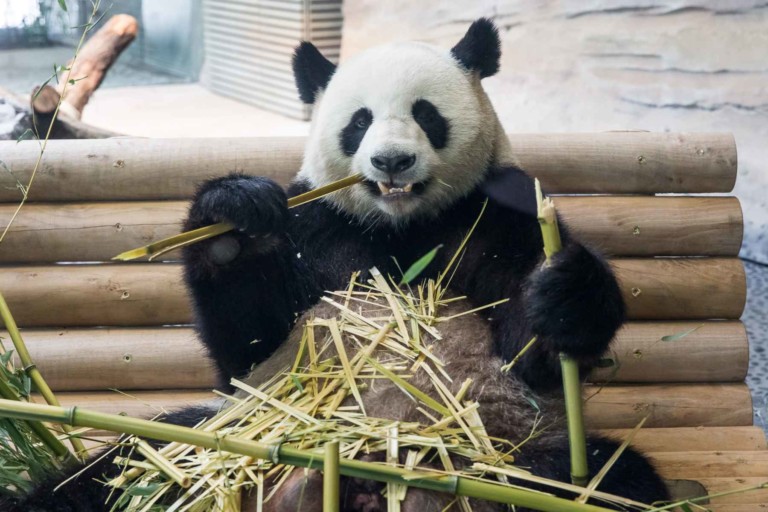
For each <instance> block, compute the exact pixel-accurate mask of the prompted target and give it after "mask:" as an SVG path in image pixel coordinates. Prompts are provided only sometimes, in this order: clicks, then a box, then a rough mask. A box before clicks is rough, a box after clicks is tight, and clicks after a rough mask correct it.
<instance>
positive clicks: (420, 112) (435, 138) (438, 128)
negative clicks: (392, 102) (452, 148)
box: [411, 100, 448, 149]
mask: <svg viewBox="0 0 768 512" xmlns="http://www.w3.org/2000/svg"><path fill="white" fill-rule="evenodd" d="M411 114H412V115H413V118H414V119H415V120H416V123H417V124H418V125H419V126H420V127H421V129H422V130H424V133H425V134H426V135H427V138H428V139H429V143H430V144H432V147H433V148H435V149H443V148H444V147H445V146H446V144H448V121H447V120H446V119H445V118H444V117H443V116H442V115H441V114H440V112H439V111H438V110H437V107H435V106H434V105H433V104H432V103H430V102H429V101H427V100H418V101H416V102H415V103H414V104H413V108H411Z"/></svg>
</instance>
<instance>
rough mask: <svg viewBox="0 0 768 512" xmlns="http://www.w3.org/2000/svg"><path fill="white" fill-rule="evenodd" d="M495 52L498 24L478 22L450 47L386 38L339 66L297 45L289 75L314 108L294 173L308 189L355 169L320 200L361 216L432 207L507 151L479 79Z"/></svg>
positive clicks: (491, 67) (427, 211) (385, 217)
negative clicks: (351, 181) (351, 180)
mask: <svg viewBox="0 0 768 512" xmlns="http://www.w3.org/2000/svg"><path fill="white" fill-rule="evenodd" d="M499 57H500V42H499V35H498V31H497V29H496V27H495V26H494V25H493V23H492V22H491V21H489V20H487V19H480V20H477V21H476V22H474V23H473V24H472V26H471V27H470V28H469V30H468V31H467V33H466V35H464V37H463V38H462V39H461V41H459V42H458V43H457V44H456V45H455V46H454V47H453V48H452V49H451V50H450V51H448V50H445V49H441V48H438V47H435V46H431V45H427V44H423V43H417V42H407V43H394V44H388V45H384V46H380V47H376V48H372V49H370V50H367V51H365V52H363V53H361V54H359V55H357V56H356V57H355V58H353V59H350V60H349V61H347V62H345V63H344V64H343V65H341V66H339V67H338V68H337V67H336V66H334V65H333V64H332V63H331V62H330V61H328V60H327V59H326V58H325V57H323V56H322V55H321V54H320V52H319V51H318V50H317V48H315V47H314V46H313V45H312V44H310V43H302V44H301V45H300V46H299V47H298V48H297V49H296V53H295V55H294V61H293V68H294V74H295V77H296V84H297V86H298V89H299V93H300V96H301V99H302V100H303V101H304V102H305V103H310V104H315V110H314V114H313V117H312V126H311V130H310V135H309V139H308V142H307V148H306V153H305V157H304V163H303V165H302V169H301V173H300V177H301V178H303V179H304V180H307V181H308V182H309V183H310V184H311V185H312V186H313V187H317V186H320V185H324V184H327V183H330V182H332V181H335V180H338V179H341V178H343V177H345V176H348V175H351V174H355V173H362V175H363V176H364V177H365V182H363V183H361V184H358V185H354V186H352V187H350V188H348V189H345V190H343V191H340V192H336V193H334V194H331V195H330V196H329V197H328V200H329V201H331V202H332V203H333V204H334V205H335V206H337V207H338V208H339V209H340V210H342V211H344V212H346V213H348V214H351V215H354V216H355V217H357V218H358V219H360V220H364V221H366V222H381V221H385V222H389V223H392V224H403V223H406V222H407V221H408V220H410V219H413V218H415V217H419V216H428V215H436V214H438V213H440V212H441V211H442V210H443V209H444V208H445V207H446V206H449V205H450V204H452V203H453V202H454V201H456V200H457V199H459V198H460V197H463V196H465V195H467V194H468V193H469V192H470V191H472V190H473V189H474V188H475V187H476V186H477V185H478V183H479V182H480V181H481V180H482V179H483V177H484V175H485V172H486V170H487V169H488V167H489V165H492V164H495V163H498V161H499V159H500V157H503V156H504V155H505V154H506V153H507V152H508V143H507V141H506V137H505V136H504V133H503V130H502V128H501V125H500V123H499V121H498V118H497V116H496V113H495V112H494V110H493V108H492V106H491V104H490V101H489V100H488V97H487V96H486V94H485V92H484V91H483V89H482V86H481V85H480V80H481V79H482V78H485V77H487V76H491V75H493V74H495V73H496V71H498V68H499Z"/></svg>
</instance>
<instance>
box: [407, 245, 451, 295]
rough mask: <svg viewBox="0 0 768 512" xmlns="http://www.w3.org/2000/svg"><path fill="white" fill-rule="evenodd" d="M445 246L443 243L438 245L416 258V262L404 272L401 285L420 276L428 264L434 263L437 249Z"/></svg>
mask: <svg viewBox="0 0 768 512" xmlns="http://www.w3.org/2000/svg"><path fill="white" fill-rule="evenodd" d="M442 246H443V244H440V245H438V246H437V247H435V248H434V249H432V250H431V251H429V252H428V253H427V254H425V255H424V256H422V257H421V258H419V259H418V260H416V262H415V263H414V264H413V265H411V266H410V267H409V268H408V270H406V271H405V274H403V278H402V279H401V280H400V285H401V286H402V285H404V284H408V283H410V282H411V281H413V280H414V279H416V278H417V277H419V274H421V273H422V272H423V271H424V269H425V268H427V266H428V265H429V264H430V263H432V260H434V259H435V256H437V251H438V250H440V248H441V247H442Z"/></svg>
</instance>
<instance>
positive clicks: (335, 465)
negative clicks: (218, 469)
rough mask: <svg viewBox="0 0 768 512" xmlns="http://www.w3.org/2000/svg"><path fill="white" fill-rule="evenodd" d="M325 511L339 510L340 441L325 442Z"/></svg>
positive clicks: (334, 511)
mask: <svg viewBox="0 0 768 512" xmlns="http://www.w3.org/2000/svg"><path fill="white" fill-rule="evenodd" d="M323 512H339V442H338V441H330V442H328V443H326V444H325V459H324V460H323Z"/></svg>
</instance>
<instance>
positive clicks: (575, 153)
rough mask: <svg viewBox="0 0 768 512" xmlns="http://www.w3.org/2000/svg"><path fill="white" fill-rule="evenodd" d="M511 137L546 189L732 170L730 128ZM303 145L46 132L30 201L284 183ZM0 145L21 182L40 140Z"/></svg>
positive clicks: (173, 194) (722, 185)
mask: <svg viewBox="0 0 768 512" xmlns="http://www.w3.org/2000/svg"><path fill="white" fill-rule="evenodd" d="M510 142H511V143H512V149H513V155H514V157H515V158H516V159H517V160H518V162H519V164H520V165H521V167H523V168H524V169H526V170H527V171H528V172H529V173H530V174H531V175H533V176H537V177H539V178H540V179H541V180H542V184H543V186H544V188H545V190H547V191H548V192H550V193H561V192H566V193H578V192H586V193H622V194H627V193H630V194H632V193H634V194H637V193H657V192H684V193H695V192H729V191H730V190H731V189H732V188H733V185H734V183H735V179H736V146H735V142H734V140H733V136H732V135H730V134H718V133H716V134H711V133H710V134H707V133H699V134H680V133H638V132H611V133H588V134H543V135H542V134H534V135H530V134H529V135H526V134H516V135H510ZM303 145H304V139H303V138H279V137H270V138H268V137H263V138H250V139H249V138H237V139H213V138H207V139H140V138H136V139H130V138H115V139H104V140H98V141H96V140H82V141H77V140H75V141H51V143H50V144H49V145H48V149H47V151H46V154H45V158H44V159H43V163H42V165H43V169H45V171H46V172H44V173H42V174H41V175H40V176H38V178H37V180H36V182H35V187H34V189H33V190H31V196H30V200H33V201H89V200H124V199H143V200H147V199H184V198H189V197H191V195H192V192H193V191H194V188H195V186H196V184H197V183H199V182H200V181H203V180H204V179H207V178H210V177H212V176H218V175H222V174H225V173H228V172H231V171H235V170H237V171H242V172H246V173H249V174H254V175H259V176H267V177H270V178H273V179H276V180H277V181H278V182H280V183H282V184H286V183H287V182H288V181H290V179H291V178H292V177H293V175H294V174H295V173H296V171H297V170H298V169H299V167H300V164H301V157H302V154H303ZM0 154H2V155H3V160H4V161H5V163H6V164H7V165H8V167H9V168H10V169H11V170H12V171H13V173H14V175H15V178H16V179H19V180H21V181H22V182H24V181H26V179H27V178H28V176H29V173H30V172H31V169H32V168H33V166H34V160H35V159H36V158H37V155H38V148H37V144H36V143H35V142H22V143H20V144H16V143H15V142H3V143H0ZM15 185H16V183H15V180H14V179H13V177H11V176H7V175H6V176H0V202H16V201H17V200H18V199H19V193H18V191H17V190H15ZM9 186H10V189H9Z"/></svg>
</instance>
